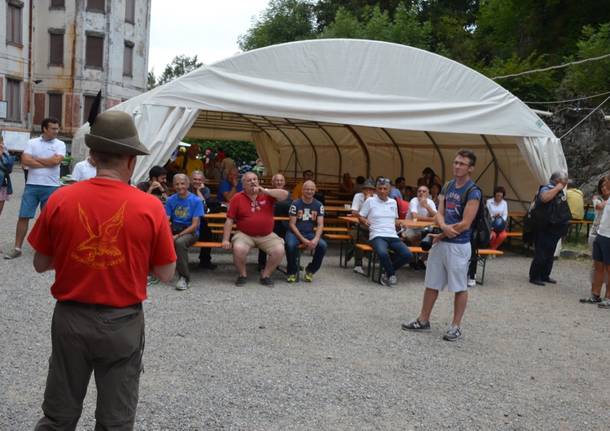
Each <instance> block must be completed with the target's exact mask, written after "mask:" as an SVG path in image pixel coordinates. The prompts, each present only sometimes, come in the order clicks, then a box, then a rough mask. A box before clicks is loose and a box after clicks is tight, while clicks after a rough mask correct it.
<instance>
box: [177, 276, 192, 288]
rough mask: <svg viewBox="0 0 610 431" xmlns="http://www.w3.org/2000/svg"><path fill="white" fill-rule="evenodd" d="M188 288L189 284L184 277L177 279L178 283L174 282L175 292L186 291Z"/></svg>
mask: <svg viewBox="0 0 610 431" xmlns="http://www.w3.org/2000/svg"><path fill="white" fill-rule="evenodd" d="M188 288H189V283H188V281H186V278H184V277H178V281H177V282H176V290H186V289H188Z"/></svg>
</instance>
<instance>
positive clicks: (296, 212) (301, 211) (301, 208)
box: [289, 199, 324, 234]
mask: <svg viewBox="0 0 610 431" xmlns="http://www.w3.org/2000/svg"><path fill="white" fill-rule="evenodd" d="M289 215H290V216H291V217H296V219H297V222H296V226H297V229H298V230H299V232H301V233H304V234H309V233H312V232H313V231H314V228H315V227H316V226H317V225H318V217H324V205H322V203H321V202H320V201H318V200H317V199H314V200H313V201H312V202H310V203H305V202H303V199H297V200H296V201H293V202H292V205H291V206H290V212H289Z"/></svg>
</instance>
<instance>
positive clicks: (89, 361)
mask: <svg viewBox="0 0 610 431" xmlns="http://www.w3.org/2000/svg"><path fill="white" fill-rule="evenodd" d="M51 342H52V352H51V358H50V359H49V374H48V377H47V386H46V389H45V393H44V402H43V403H42V410H43V412H44V417H43V418H42V419H40V421H39V422H38V424H37V425H36V428H35V429H36V430H74V429H75V428H76V424H77V422H78V419H79V418H80V415H81V411H82V408H83V400H84V398H85V395H86V393H87V386H88V385H89V379H90V378H91V373H92V372H93V373H94V377H95V384H96V387H97V406H96V410H95V420H96V425H95V430H132V429H133V425H134V421H135V416H136V406H137V404H138V386H139V382H140V372H141V369H142V354H143V352H144V313H143V311H142V305H141V304H138V305H134V306H131V307H126V308H113V307H106V306H98V305H88V304H79V303H74V302H58V303H57V304H56V305H55V311H54V313H53V321H52V324H51Z"/></svg>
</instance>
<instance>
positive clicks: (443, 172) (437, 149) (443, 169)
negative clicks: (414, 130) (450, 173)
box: [424, 132, 445, 184]
mask: <svg viewBox="0 0 610 431" xmlns="http://www.w3.org/2000/svg"><path fill="white" fill-rule="evenodd" d="M424 133H425V134H426V136H427V137H428V139H430V142H432V145H434V148H435V149H436V152H437V153H438V157H439V158H440V159H441V182H442V183H443V184H444V183H445V158H444V157H443V153H442V152H441V147H439V146H438V144H437V143H436V141H435V140H434V138H433V137H432V135H431V134H430V133H429V132H424Z"/></svg>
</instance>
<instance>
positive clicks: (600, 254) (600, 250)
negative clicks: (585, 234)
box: [593, 234, 610, 266]
mask: <svg viewBox="0 0 610 431" xmlns="http://www.w3.org/2000/svg"><path fill="white" fill-rule="evenodd" d="M593 260H594V261H597V262H603V263H604V265H605V266H608V265H610V238H608V237H605V236H602V235H600V234H597V236H596V237H595V241H593Z"/></svg>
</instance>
